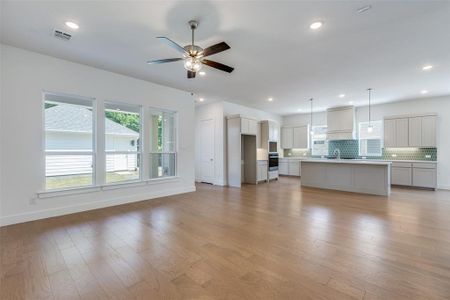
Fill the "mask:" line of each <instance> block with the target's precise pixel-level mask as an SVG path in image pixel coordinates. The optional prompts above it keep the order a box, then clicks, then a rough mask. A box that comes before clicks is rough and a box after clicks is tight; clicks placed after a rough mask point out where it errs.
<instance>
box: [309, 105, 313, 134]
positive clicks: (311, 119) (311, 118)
mask: <svg viewBox="0 0 450 300" xmlns="http://www.w3.org/2000/svg"><path fill="white" fill-rule="evenodd" d="M313 100H314V99H313V98H311V99H309V102H310V103H311V114H310V121H311V132H310V133H311V135H313V134H314V131H313Z"/></svg>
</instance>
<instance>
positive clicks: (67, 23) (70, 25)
mask: <svg viewBox="0 0 450 300" xmlns="http://www.w3.org/2000/svg"><path fill="white" fill-rule="evenodd" d="M65 24H66V26H67V27H69V28H72V29H78V28H80V26H78V24H77V23H74V22H70V21H67V22H66V23H65Z"/></svg>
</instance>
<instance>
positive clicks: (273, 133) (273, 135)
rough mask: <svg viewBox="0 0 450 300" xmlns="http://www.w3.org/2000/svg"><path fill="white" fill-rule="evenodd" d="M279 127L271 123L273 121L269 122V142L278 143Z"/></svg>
mask: <svg viewBox="0 0 450 300" xmlns="http://www.w3.org/2000/svg"><path fill="white" fill-rule="evenodd" d="M279 131H280V129H279V127H278V124H277V123H275V122H273V121H269V142H278V139H279V135H280V134H279Z"/></svg>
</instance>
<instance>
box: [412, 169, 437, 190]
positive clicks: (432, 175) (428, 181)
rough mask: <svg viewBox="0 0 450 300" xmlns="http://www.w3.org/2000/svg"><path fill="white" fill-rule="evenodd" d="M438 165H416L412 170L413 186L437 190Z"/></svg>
mask: <svg viewBox="0 0 450 300" xmlns="http://www.w3.org/2000/svg"><path fill="white" fill-rule="evenodd" d="M436 177H437V174H436V165H435V164H430V163H414V164H413V168H412V185H413V186H417V187H424V188H432V189H435V188H436Z"/></svg>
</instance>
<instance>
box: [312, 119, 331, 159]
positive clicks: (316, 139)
mask: <svg viewBox="0 0 450 300" xmlns="http://www.w3.org/2000/svg"><path fill="white" fill-rule="evenodd" d="M311 155H318V156H319V155H320V156H327V155H328V141H327V126H313V127H312V136H311Z"/></svg>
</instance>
